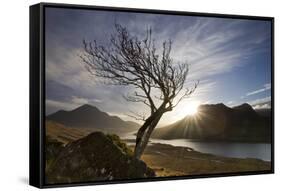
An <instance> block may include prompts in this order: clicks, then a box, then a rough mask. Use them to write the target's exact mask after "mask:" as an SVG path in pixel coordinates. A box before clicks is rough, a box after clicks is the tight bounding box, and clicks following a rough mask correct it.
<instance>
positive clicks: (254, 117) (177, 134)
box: [152, 103, 271, 142]
mask: <svg viewBox="0 0 281 191" xmlns="http://www.w3.org/2000/svg"><path fill="white" fill-rule="evenodd" d="M270 136H271V120H270V117H266V116H262V115H259V114H258V113H257V112H256V111H255V110H254V109H253V108H252V107H251V106H250V105H249V104H246V103H245V104H242V105H239V106H236V107H233V108H230V107H227V106H225V105H224V104H222V103H220V104H206V105H201V106H199V108H198V113H197V114H196V115H194V116H186V117H185V118H183V119H181V120H179V121H177V122H175V123H173V124H171V125H168V126H165V127H162V128H157V129H155V130H154V132H153V134H152V137H153V138H160V139H182V138H187V139H199V140H204V141H237V142H269V141H270V140H271V137H270Z"/></svg>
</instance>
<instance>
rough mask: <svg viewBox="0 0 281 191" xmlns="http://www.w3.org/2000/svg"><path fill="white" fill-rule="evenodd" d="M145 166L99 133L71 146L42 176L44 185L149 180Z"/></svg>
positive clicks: (92, 134)
mask: <svg viewBox="0 0 281 191" xmlns="http://www.w3.org/2000/svg"><path fill="white" fill-rule="evenodd" d="M153 176H155V173H154V171H153V170H152V169H150V168H149V167H147V166H146V164H145V163H144V162H143V161H141V160H138V159H135V158H134V157H132V156H131V155H128V153H127V152H126V151H124V148H122V147H119V146H118V144H116V140H114V141H113V140H112V139H110V137H109V136H106V135H105V134H103V133H101V132H94V133H91V134H89V135H88V136H86V137H84V138H82V139H79V140H77V141H74V142H71V143H69V144H68V145H66V147H65V148H64V149H63V150H62V151H61V152H60V154H59V155H58V157H57V158H56V159H55V161H54V162H53V163H52V165H51V166H50V167H49V169H48V171H47V172H46V182H47V183H50V184H52V183H74V182H88V181H103V180H118V179H119V180H121V179H122V180H124V179H135V178H145V177H153Z"/></svg>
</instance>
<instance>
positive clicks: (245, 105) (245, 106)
mask: <svg viewBox="0 0 281 191" xmlns="http://www.w3.org/2000/svg"><path fill="white" fill-rule="evenodd" d="M233 109H236V110H241V111H251V112H255V110H254V109H253V108H252V106H251V105H249V104H248V103H243V104H241V105H238V106H236V107H233Z"/></svg>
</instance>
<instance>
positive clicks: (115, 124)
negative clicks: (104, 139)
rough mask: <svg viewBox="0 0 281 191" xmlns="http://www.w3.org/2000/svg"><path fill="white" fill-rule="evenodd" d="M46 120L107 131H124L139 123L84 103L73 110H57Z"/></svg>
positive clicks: (134, 127)
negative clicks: (125, 119)
mask: <svg viewBox="0 0 281 191" xmlns="http://www.w3.org/2000/svg"><path fill="white" fill-rule="evenodd" d="M46 119H47V120H50V121H54V122H57V123H60V124H62V125H65V126H66V127H74V128H94V129H101V130H106V131H108V133H110V132H111V131H112V132H113V133H116V132H119V133H126V132H132V131H135V130H137V129H138V127H139V126H140V125H139V124H137V123H135V122H132V121H124V120H122V119H121V118H119V117H117V116H111V115H109V114H108V113H106V112H103V111H101V110H100V109H98V108H97V107H95V106H92V105H89V104H84V105H82V106H79V107H77V108H75V109H73V110H70V111H66V110H59V111H57V112H55V113H53V114H50V115H48V116H47V117H46Z"/></svg>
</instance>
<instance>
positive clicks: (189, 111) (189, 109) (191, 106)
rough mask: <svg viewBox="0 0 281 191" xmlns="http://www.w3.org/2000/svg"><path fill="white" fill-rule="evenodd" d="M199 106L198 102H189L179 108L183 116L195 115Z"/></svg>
mask: <svg viewBox="0 0 281 191" xmlns="http://www.w3.org/2000/svg"><path fill="white" fill-rule="evenodd" d="M199 105H200V103H199V102H198V101H190V102H188V104H186V105H185V106H184V107H182V108H181V112H182V113H183V114H185V115H195V114H196V113H197V109H198V106H199Z"/></svg>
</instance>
